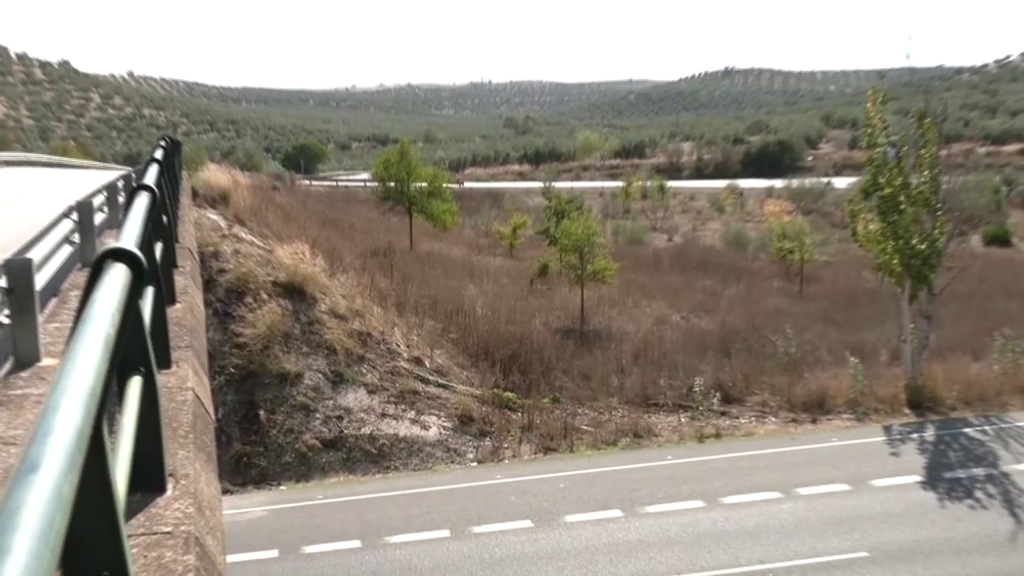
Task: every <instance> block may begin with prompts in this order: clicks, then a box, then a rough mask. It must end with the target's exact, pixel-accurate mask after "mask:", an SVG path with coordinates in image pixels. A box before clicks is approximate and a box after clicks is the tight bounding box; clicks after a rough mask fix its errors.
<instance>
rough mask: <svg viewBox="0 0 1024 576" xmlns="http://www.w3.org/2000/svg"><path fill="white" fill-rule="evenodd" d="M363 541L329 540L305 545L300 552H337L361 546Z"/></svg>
mask: <svg viewBox="0 0 1024 576" xmlns="http://www.w3.org/2000/svg"><path fill="white" fill-rule="evenodd" d="M362 546H363V543H362V541H361V540H345V541H343V542H327V543H325V544H312V545H310V546H303V547H302V548H301V549H300V550H299V552H301V553H302V554H317V553H319V552H335V551H338V550H352V549H354V548H361V547H362Z"/></svg>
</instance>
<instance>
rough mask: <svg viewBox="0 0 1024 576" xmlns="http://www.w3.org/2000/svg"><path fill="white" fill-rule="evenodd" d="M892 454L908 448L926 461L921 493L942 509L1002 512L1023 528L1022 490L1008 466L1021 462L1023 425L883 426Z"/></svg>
mask: <svg viewBox="0 0 1024 576" xmlns="http://www.w3.org/2000/svg"><path fill="white" fill-rule="evenodd" d="M883 430H884V432H885V436H886V444H887V445H888V446H889V450H890V455H891V456H895V457H897V458H898V457H900V456H901V451H902V450H903V449H910V448H911V447H913V448H915V449H916V450H917V453H918V455H920V456H921V458H922V459H924V461H925V466H924V473H923V474H921V476H922V478H923V479H922V481H921V488H922V489H923V490H925V491H927V492H931V493H933V494H935V496H936V498H937V499H938V501H939V504H940V505H941V506H942V507H944V508H945V507H946V506H948V505H955V504H959V505H963V506H966V507H967V508H968V509H971V510H997V509H1000V508H1001V509H1002V510H1003V511H1005V513H1006V514H1007V515H1008V516H1009V517H1010V520H1011V521H1012V522H1013V524H1014V526H1015V530H1014V532H1015V535H1014V537H1016V535H1017V534H1018V533H1019V532H1020V531H1021V530H1022V529H1024V488H1021V486H1020V484H1019V483H1018V482H1017V480H1016V479H1015V478H1014V477H1013V476H1012V475H1011V473H1008V472H1007V470H1006V469H1005V467H1006V466H1008V465H1012V464H1017V463H1018V462H1022V461H1024V426H1022V425H1020V423H1019V421H1017V420H1014V419H1012V418H1008V417H1006V416H977V417H971V418H949V419H943V420H917V421H914V422H906V423H902V424H889V425H886V426H884V427H883Z"/></svg>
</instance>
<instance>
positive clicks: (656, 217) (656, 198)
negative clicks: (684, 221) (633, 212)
mask: <svg viewBox="0 0 1024 576" xmlns="http://www.w3.org/2000/svg"><path fill="white" fill-rule="evenodd" d="M644 191H645V194H644V195H643V197H642V198H641V202H640V211H641V212H642V213H643V215H644V218H646V219H647V223H648V224H650V226H651V230H654V231H655V232H659V231H660V230H661V228H662V227H663V226H664V225H665V221H666V220H667V219H668V215H669V213H670V212H671V209H672V192H671V190H670V189H669V187H668V182H666V181H665V179H664V178H658V179H657V180H655V181H654V183H653V184H652V185H651V186H647V187H645V188H644Z"/></svg>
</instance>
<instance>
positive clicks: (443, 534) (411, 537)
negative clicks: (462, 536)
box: [384, 530, 452, 544]
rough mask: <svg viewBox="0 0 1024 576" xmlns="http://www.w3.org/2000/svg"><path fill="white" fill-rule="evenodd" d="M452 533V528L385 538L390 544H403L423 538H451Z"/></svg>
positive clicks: (419, 540)
mask: <svg viewBox="0 0 1024 576" xmlns="http://www.w3.org/2000/svg"><path fill="white" fill-rule="evenodd" d="M451 535H452V533H451V531H450V530H432V531H430V532H412V533H410V534H398V535H397V536H388V537H387V538H385V539H384V541H385V542H387V543H388V544H401V543H404V542H421V541H423V540H437V539H439V538H449V537H451Z"/></svg>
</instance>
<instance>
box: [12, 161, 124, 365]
mask: <svg viewBox="0 0 1024 576" xmlns="http://www.w3.org/2000/svg"><path fill="white" fill-rule="evenodd" d="M10 156H11V155H9V154H7V155H5V157H4V158H5V159H6V160H11V157H10ZM20 156H33V157H35V156H38V155H19V157H20ZM39 158H41V159H42V160H40V161H39V162H38V163H32V164H26V163H24V162H20V161H19V162H11V163H12V164H14V165H18V166H26V165H32V166H43V167H62V168H73V167H75V166H78V165H81V167H85V168H95V167H100V168H114V169H122V170H124V167H122V166H113V165H106V164H97V163H94V162H85V161H74V160H68V159H60V158H52V157H49V156H39ZM43 160H45V162H44V161H43ZM59 160H68V162H69V163H61V162H59ZM7 163H8V162H6V161H0V164H7ZM135 180H136V177H135V173H134V172H132V171H128V170H125V171H124V173H122V174H120V175H118V176H117V177H116V178H113V179H112V180H110V181H108V182H106V183H105V184H103V185H102V186H100V187H99V188H97V189H95V190H93V191H92V192H90V193H89V194H87V195H85V197H83V198H82V199H81V200H79V201H78V202H76V203H75V204H74V205H72V206H69V207H68V208H67V209H65V210H64V211H63V212H62V213H61V214H59V215H57V216H56V217H55V218H54V219H53V220H51V221H50V222H49V223H48V224H47V225H46V226H45V227H44V228H43V229H42V230H40V231H39V232H38V233H37V234H36V235H35V236H33V237H32V238H31V239H29V241H28V242H26V243H25V244H23V245H22V246H21V248H19V249H17V250H15V251H14V252H13V253H11V254H9V255H7V258H6V259H5V260H4V261H3V262H2V264H0V370H2V368H3V366H4V364H5V363H6V362H7V361H8V360H9V359H12V360H13V362H12V365H13V366H14V367H15V368H27V367H29V366H32V365H33V364H35V363H36V362H38V361H39V360H40V353H41V350H40V340H39V313H40V310H42V309H44V308H45V307H46V305H47V304H48V303H49V301H50V300H52V299H53V297H54V296H56V295H57V293H59V292H60V288H61V286H63V285H64V281H65V280H67V277H68V276H69V275H70V274H71V273H72V272H73V271H74V270H75V269H77V268H78V266H79V265H83V266H88V265H89V264H90V263H91V262H92V261H93V258H95V257H96V249H97V238H98V237H99V236H100V235H101V234H103V233H104V232H106V231H107V230H110V229H113V228H117V226H119V225H120V223H121V211H122V206H123V205H124V197H125V194H126V193H127V192H128V191H129V190H131V188H132V186H133V185H134V184H135ZM0 256H2V255H0Z"/></svg>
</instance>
